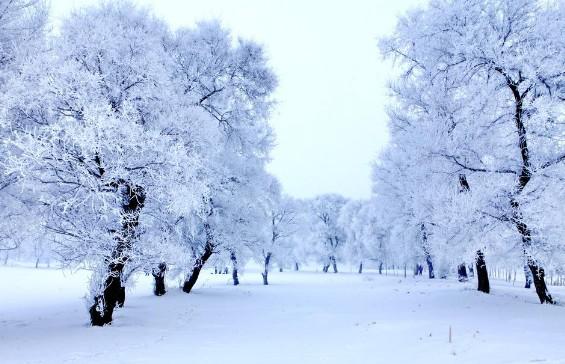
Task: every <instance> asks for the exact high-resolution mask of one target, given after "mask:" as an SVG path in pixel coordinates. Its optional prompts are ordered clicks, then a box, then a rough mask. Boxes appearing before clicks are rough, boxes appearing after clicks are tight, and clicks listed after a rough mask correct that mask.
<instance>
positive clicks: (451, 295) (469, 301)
mask: <svg viewBox="0 0 565 364" xmlns="http://www.w3.org/2000/svg"><path fill="white" fill-rule="evenodd" d="M0 277H1V279H0V363H2V364H16V363H49V364H62V363H110V364H111V363H120V364H123V363H135V364H141V363H164V364H166V363H198V364H207V363H214V364H220V363H223V364H240V363H241V364H243V363H245V364H249V363H264V364H278V363H297V364H316V363H324V364H331V363H344V364H349V363H418V364H424V363H458V364H461V363H474V364H476V363H479V364H488V363H497V364H498V363H565V345H564V344H565V307H562V306H542V305H539V304H537V303H536V297H535V295H534V292H533V291H527V290H525V289H523V288H519V287H512V285H511V284H507V283H504V282H494V284H493V285H494V289H493V294H492V295H484V294H480V293H478V292H476V291H475V290H474V283H473V282H470V283H467V284H461V283H458V282H456V281H445V280H434V281H430V280H426V279H413V278H408V279H405V278H403V277H401V276H379V275H377V274H375V273H367V274H363V275H358V274H355V273H339V274H331V273H328V274H322V273H314V272H300V273H295V272H284V273H272V277H271V282H272V284H271V285H270V286H268V287H264V286H262V285H261V277H260V275H259V274H258V273H257V272H254V271H251V270H249V271H247V272H246V273H245V274H244V275H243V276H242V277H241V281H242V284H241V285H240V286H239V287H233V286H231V282H230V279H229V276H227V275H213V274H210V272H205V273H204V275H203V276H202V280H201V282H200V285H199V286H198V288H197V289H195V291H194V292H193V293H191V294H190V295H186V294H184V293H182V292H180V291H179V290H178V289H177V288H175V287H174V286H176V285H177V282H176V281H171V282H169V284H170V286H171V287H170V291H169V293H168V294H167V295H166V296H164V297H154V296H152V292H151V282H150V280H148V279H146V278H145V277H143V278H142V279H140V282H139V283H138V285H137V287H136V288H135V289H134V290H133V292H130V293H129V296H128V299H127V301H126V306H127V307H126V308H124V309H122V310H120V311H119V312H118V313H117V314H116V316H115V323H114V324H113V325H112V326H111V327H104V328H92V327H89V326H88V325H87V316H86V310H85V306H84V301H83V300H82V298H81V297H82V296H83V294H84V291H85V287H86V283H85V281H86V275H85V274H84V273H80V272H79V273H76V274H73V275H70V274H68V273H67V274H63V273H62V272H61V271H57V270H49V269H33V268H14V267H4V268H0ZM552 292H553V293H554V294H556V295H557V296H558V298H561V301H565V300H564V298H565V291H564V290H557V289H556V288H554V287H552ZM450 326H451V327H452V337H453V339H452V343H449V342H448V332H449V327H450Z"/></svg>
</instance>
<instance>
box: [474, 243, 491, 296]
mask: <svg viewBox="0 0 565 364" xmlns="http://www.w3.org/2000/svg"><path fill="white" fill-rule="evenodd" d="M475 262H476V267H477V282H478V286H477V290H478V291H481V292H484V293H490V284H489V280H488V271H487V264H486V262H485V255H484V254H483V252H482V251H480V250H477V255H476V257H475Z"/></svg>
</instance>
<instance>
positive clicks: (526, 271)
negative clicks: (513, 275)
mask: <svg viewBox="0 0 565 364" xmlns="http://www.w3.org/2000/svg"><path fill="white" fill-rule="evenodd" d="M524 277H525V278H526V284H525V286H524V288H528V289H529V288H530V287H531V286H532V272H531V271H530V268H529V267H528V265H527V264H526V265H524Z"/></svg>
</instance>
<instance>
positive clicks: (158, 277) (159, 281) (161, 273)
mask: <svg viewBox="0 0 565 364" xmlns="http://www.w3.org/2000/svg"><path fill="white" fill-rule="evenodd" d="M166 271H167V264H166V263H165V262H161V263H159V265H158V266H157V267H155V268H153V271H152V272H151V274H152V275H153V278H155V286H154V288H153V293H154V294H155V296H162V295H164V294H165V293H167V289H166V287H165V272H166Z"/></svg>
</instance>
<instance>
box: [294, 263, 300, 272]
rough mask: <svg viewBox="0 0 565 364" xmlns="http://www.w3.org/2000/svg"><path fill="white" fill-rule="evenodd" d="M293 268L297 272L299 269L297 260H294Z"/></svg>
mask: <svg viewBox="0 0 565 364" xmlns="http://www.w3.org/2000/svg"><path fill="white" fill-rule="evenodd" d="M294 270H295V271H297V272H298V270H299V266H298V262H294Z"/></svg>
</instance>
